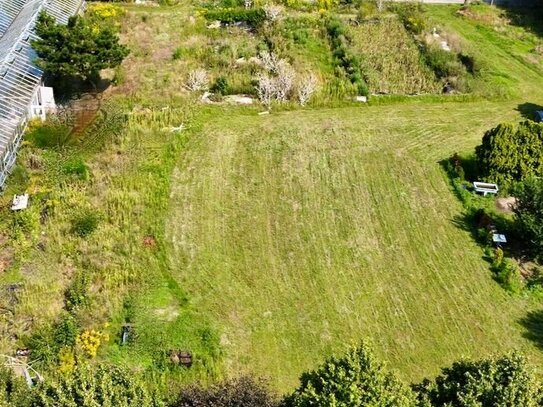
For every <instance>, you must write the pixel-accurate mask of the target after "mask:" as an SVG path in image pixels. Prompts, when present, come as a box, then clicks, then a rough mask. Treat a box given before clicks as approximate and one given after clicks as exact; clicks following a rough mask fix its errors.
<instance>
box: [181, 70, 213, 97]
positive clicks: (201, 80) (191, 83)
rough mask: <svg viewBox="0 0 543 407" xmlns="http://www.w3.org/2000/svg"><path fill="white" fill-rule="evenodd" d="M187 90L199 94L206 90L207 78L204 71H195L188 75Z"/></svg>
mask: <svg viewBox="0 0 543 407" xmlns="http://www.w3.org/2000/svg"><path fill="white" fill-rule="evenodd" d="M186 86H187V88H188V89H189V90H190V91H192V92H199V91H203V90H206V89H207V86H208V77H207V71H206V70H205V69H195V70H194V71H192V72H190V73H189V77H188V79H187V85H186Z"/></svg>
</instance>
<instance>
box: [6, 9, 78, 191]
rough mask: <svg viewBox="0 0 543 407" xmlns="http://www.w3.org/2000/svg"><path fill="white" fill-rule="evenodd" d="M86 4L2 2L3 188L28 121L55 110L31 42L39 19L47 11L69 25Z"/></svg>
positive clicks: (60, 21) (50, 92)
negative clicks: (37, 64) (69, 21)
mask: <svg viewBox="0 0 543 407" xmlns="http://www.w3.org/2000/svg"><path fill="white" fill-rule="evenodd" d="M84 5H85V2H84V0H0V188H3V186H4V184H5V181H6V178H7V176H8V175H9V173H10V171H11V170H12V169H13V166H14V164H15V159H16V156H17V150H18V148H19V145H20V144H21V139H22V137H23V133H24V131H25V128H26V125H27V123H28V120H29V119H32V118H35V117H40V118H42V119H43V118H45V115H46V113H47V111H48V110H50V109H53V108H54V97H53V93H52V89H50V88H46V87H44V86H42V76H43V71H42V70H41V69H40V68H39V67H38V66H36V64H35V63H34V60H35V58H36V54H35V52H34V50H33V49H32V46H31V43H32V40H34V39H37V36H36V34H35V33H34V26H35V24H36V19H37V17H38V15H39V13H40V12H42V11H45V12H47V13H48V14H49V15H51V16H53V17H55V19H56V20H57V22H59V23H62V24H66V23H67V22H68V19H69V18H70V17H71V16H73V15H75V14H77V13H80V12H81V11H82V9H83V7H84Z"/></svg>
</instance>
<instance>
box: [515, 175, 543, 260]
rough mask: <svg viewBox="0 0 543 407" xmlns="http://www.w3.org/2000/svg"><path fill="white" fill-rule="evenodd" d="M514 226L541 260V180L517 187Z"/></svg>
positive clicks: (542, 202) (542, 241)
mask: <svg viewBox="0 0 543 407" xmlns="http://www.w3.org/2000/svg"><path fill="white" fill-rule="evenodd" d="M514 195H515V197H516V198H517V204H516V206H515V208H514V212H515V224H516V227H517V229H518V232H519V235H520V236H522V238H523V239H525V241H526V242H527V243H528V245H529V247H530V249H531V250H532V251H533V253H534V254H535V256H536V257H538V258H540V259H541V258H543V180H541V179H538V180H529V181H526V182H525V183H524V184H522V185H519V186H517V188H516V190H515V192H514Z"/></svg>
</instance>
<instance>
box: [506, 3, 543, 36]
mask: <svg viewBox="0 0 543 407" xmlns="http://www.w3.org/2000/svg"><path fill="white" fill-rule="evenodd" d="M523 3H524V4H525V5H526V6H528V5H529V6H530V7H501V8H502V9H503V11H504V13H505V16H506V17H507V19H508V20H509V22H510V24H512V25H516V26H517V27H522V28H524V29H525V30H527V31H530V32H533V33H534V34H536V35H538V36H539V37H543V11H542V9H541V7H542V6H543V1H542V0H536V1H534V0H523Z"/></svg>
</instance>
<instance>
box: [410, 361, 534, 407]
mask: <svg viewBox="0 0 543 407" xmlns="http://www.w3.org/2000/svg"><path fill="white" fill-rule="evenodd" d="M413 388H414V390H415V391H417V392H418V393H419V404H418V406H420V407H430V406H435V407H437V406H440V407H442V406H451V407H452V406H454V407H467V406H473V407H474V406H481V407H482V406H485V407H498V406H519V407H520V406H524V407H528V406H531V407H535V406H540V405H541V383H540V381H539V379H538V378H537V376H536V375H535V372H534V371H533V370H532V369H531V368H530V367H529V366H528V364H527V363H526V359H525V358H524V357H522V356H521V355H519V354H515V353H513V354H510V355H506V356H500V357H494V358H491V359H483V360H478V361H471V360H461V361H459V362H455V363H453V365H452V366H451V367H447V368H444V369H442V371H441V375H439V376H438V377H436V378H435V379H434V380H432V381H430V380H427V379H426V380H425V381H423V383H421V384H420V385H416V386H413ZM421 401H422V402H421Z"/></svg>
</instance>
